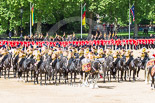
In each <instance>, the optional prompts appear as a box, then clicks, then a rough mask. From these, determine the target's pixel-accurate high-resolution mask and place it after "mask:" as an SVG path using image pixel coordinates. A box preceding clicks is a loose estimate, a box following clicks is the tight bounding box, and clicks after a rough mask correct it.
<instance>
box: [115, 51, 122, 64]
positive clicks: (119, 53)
mask: <svg viewBox="0 0 155 103" xmlns="http://www.w3.org/2000/svg"><path fill="white" fill-rule="evenodd" d="M114 58H116V60H115V62H114V65H115V66H116V65H117V63H118V61H119V60H120V58H121V52H120V51H116V55H115V56H114Z"/></svg>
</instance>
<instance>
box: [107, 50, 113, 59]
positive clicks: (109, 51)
mask: <svg viewBox="0 0 155 103" xmlns="http://www.w3.org/2000/svg"><path fill="white" fill-rule="evenodd" d="M112 54H113V52H112V49H111V48H108V51H107V55H106V56H107V57H108V56H109V55H112Z"/></svg>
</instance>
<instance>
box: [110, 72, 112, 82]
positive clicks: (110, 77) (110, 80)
mask: <svg viewBox="0 0 155 103" xmlns="http://www.w3.org/2000/svg"><path fill="white" fill-rule="evenodd" d="M111 75H112V71H110V82H111Z"/></svg>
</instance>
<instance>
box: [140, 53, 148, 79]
mask: <svg viewBox="0 0 155 103" xmlns="http://www.w3.org/2000/svg"><path fill="white" fill-rule="evenodd" d="M149 60H150V58H149V56H148V54H145V57H144V58H143V60H142V65H141V66H139V67H138V70H137V78H138V77H139V71H140V69H142V70H145V68H146V64H147V62H148V61H149Z"/></svg>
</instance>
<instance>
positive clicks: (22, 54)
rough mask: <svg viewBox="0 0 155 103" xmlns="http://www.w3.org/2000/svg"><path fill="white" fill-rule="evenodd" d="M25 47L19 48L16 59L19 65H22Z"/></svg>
mask: <svg viewBox="0 0 155 103" xmlns="http://www.w3.org/2000/svg"><path fill="white" fill-rule="evenodd" d="M24 50H25V48H24V47H23V48H22V50H20V52H19V60H18V64H19V66H21V65H22V63H23V61H24V60H25V57H26V53H25V51H24Z"/></svg>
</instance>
